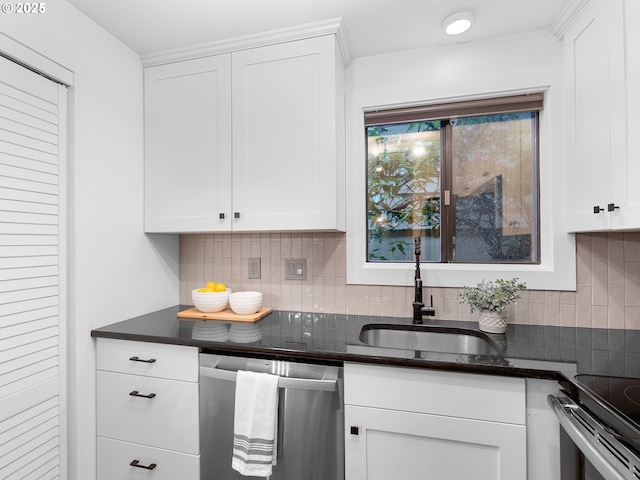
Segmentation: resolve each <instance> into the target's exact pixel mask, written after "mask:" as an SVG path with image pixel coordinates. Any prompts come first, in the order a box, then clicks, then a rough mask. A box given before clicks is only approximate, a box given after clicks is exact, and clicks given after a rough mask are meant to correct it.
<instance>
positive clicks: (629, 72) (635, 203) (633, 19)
mask: <svg viewBox="0 0 640 480" xmlns="http://www.w3.org/2000/svg"><path fill="white" fill-rule="evenodd" d="M639 22H640V2H638V1H637V0H626V1H625V3H624V32H625V67H626V88H627V91H626V94H627V98H626V100H627V101H626V108H627V111H626V121H627V130H626V135H627V136H626V142H627V151H626V155H625V156H623V157H621V160H622V159H624V161H623V162H622V166H621V167H620V171H619V172H617V173H616V176H615V177H614V187H615V188H614V193H613V196H612V201H613V202H615V203H616V204H617V205H619V206H620V209H619V210H616V212H615V214H614V215H612V220H613V228H615V229H627V228H640V188H638V184H639V183H640V135H638V132H640V116H639V115H638V112H640V55H638V46H639V45H640V29H639V28H638V25H639V24H640V23H639ZM616 178H619V180H616Z"/></svg>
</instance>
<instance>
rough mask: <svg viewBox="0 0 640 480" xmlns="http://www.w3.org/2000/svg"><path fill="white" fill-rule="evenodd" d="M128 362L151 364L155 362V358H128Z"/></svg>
mask: <svg viewBox="0 0 640 480" xmlns="http://www.w3.org/2000/svg"><path fill="white" fill-rule="evenodd" d="M129 360H131V361H132V362H144V363H153V362H155V361H156V359H155V358H150V359H149V360H144V359H142V358H139V357H131V358H129Z"/></svg>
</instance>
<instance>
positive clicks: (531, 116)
mask: <svg viewBox="0 0 640 480" xmlns="http://www.w3.org/2000/svg"><path fill="white" fill-rule="evenodd" d="M536 124H537V113H535V112H527V113H518V114H503V115H483V116H476V117H467V118H460V119H457V120H455V121H454V120H452V121H451V125H452V143H453V146H452V157H453V158H452V169H453V179H452V180H453V196H454V202H455V203H454V208H455V211H454V228H455V242H454V261H455V262H482V263H500V262H509V263H536V262H537V261H538V255H537V251H538V248H537V243H538V232H537V207H538V205H537V198H538V195H537V177H536V176H535V172H536V171H537V168H536V164H537V155H536V151H535V144H536V139H537V131H536V130H537V128H536Z"/></svg>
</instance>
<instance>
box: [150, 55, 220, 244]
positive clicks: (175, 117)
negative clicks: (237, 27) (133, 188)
mask: <svg viewBox="0 0 640 480" xmlns="http://www.w3.org/2000/svg"><path fill="white" fill-rule="evenodd" d="M144 82H145V92H144V93H145V231H147V232H183V231H220V230H229V229H230V225H231V220H230V218H229V217H230V212H231V55H230V54H223V55H216V56H211V57H205V58H199V59H196V60H188V61H184V62H179V63H170V64H167V65H158V66H154V67H150V68H146V69H145V72H144ZM221 213H222V214H224V215H225V216H224V218H223V219H221V218H220V214H221Z"/></svg>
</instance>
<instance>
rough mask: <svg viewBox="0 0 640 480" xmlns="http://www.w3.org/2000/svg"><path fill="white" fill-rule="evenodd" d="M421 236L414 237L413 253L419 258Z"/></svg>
mask: <svg viewBox="0 0 640 480" xmlns="http://www.w3.org/2000/svg"><path fill="white" fill-rule="evenodd" d="M420 242H421V241H420V237H414V238H413V253H414V254H415V256H416V259H417V258H420Z"/></svg>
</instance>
